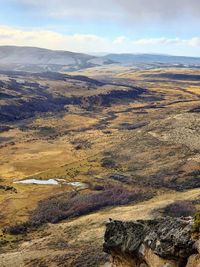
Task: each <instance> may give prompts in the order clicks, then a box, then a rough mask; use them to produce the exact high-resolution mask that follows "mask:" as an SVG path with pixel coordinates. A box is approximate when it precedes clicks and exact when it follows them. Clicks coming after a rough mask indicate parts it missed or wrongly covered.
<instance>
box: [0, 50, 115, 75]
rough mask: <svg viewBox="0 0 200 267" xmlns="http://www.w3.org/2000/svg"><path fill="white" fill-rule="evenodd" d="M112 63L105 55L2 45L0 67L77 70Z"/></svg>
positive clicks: (5, 68) (8, 68) (26, 69)
mask: <svg viewBox="0 0 200 267" xmlns="http://www.w3.org/2000/svg"><path fill="white" fill-rule="evenodd" d="M109 63H112V61H111V60H109V59H106V58H104V57H96V56H91V55H87V54H81V53H73V52H68V51H54V50H49V49H43V48H36V47H18V46H0V69H1V70H2V69H3V70H21V71H33V72H40V71H62V70H76V69H81V68H88V67H94V66H99V65H104V64H109Z"/></svg>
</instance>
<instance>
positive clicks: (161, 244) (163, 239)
mask: <svg viewBox="0 0 200 267" xmlns="http://www.w3.org/2000/svg"><path fill="white" fill-rule="evenodd" d="M192 236H193V226H192V220H190V219H178V218H177V219H172V218H168V217H167V218H162V219H158V220H149V221H142V220H140V221H130V222H122V221H112V220H111V221H110V222H109V223H107V225H106V232H105V237H104V239H105V242H104V245H103V248H104V251H105V252H106V253H108V254H110V255H111V266H112V267H185V266H187V267H200V254H199V252H200V251H199V247H200V246H199V241H198V238H199V237H196V238H194V237H192Z"/></svg>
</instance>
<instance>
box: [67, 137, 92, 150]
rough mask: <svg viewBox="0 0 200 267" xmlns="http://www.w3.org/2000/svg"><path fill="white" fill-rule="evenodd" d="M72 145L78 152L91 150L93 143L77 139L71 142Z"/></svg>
mask: <svg viewBox="0 0 200 267" xmlns="http://www.w3.org/2000/svg"><path fill="white" fill-rule="evenodd" d="M71 144H72V145H73V146H74V148H75V149H76V150H80V149H88V148H91V143H90V142H89V141H88V140H81V139H76V140H73V141H71Z"/></svg>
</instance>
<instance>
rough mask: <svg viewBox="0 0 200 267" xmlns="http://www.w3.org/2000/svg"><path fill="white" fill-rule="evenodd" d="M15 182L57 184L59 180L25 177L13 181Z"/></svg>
mask: <svg viewBox="0 0 200 267" xmlns="http://www.w3.org/2000/svg"><path fill="white" fill-rule="evenodd" d="M14 183H15V184H41V185H43V184H44V185H58V184H59V182H58V181H57V180H55V179H49V180H39V179H26V180H19V181H15V182H14Z"/></svg>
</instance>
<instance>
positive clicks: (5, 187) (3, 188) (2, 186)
mask: <svg viewBox="0 0 200 267" xmlns="http://www.w3.org/2000/svg"><path fill="white" fill-rule="evenodd" d="M1 190H2V191H12V192H14V193H17V189H16V188H14V187H13V186H8V185H0V191H1Z"/></svg>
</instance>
